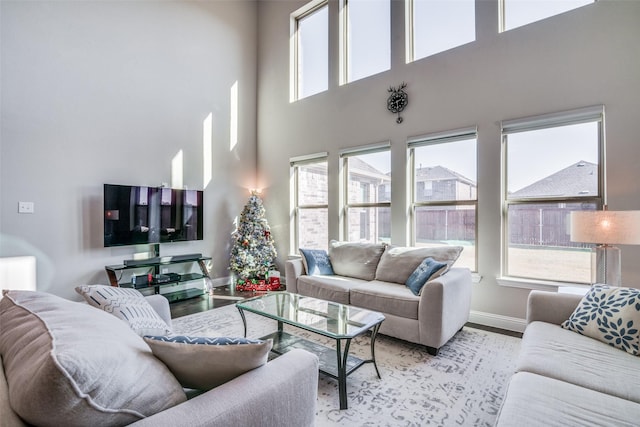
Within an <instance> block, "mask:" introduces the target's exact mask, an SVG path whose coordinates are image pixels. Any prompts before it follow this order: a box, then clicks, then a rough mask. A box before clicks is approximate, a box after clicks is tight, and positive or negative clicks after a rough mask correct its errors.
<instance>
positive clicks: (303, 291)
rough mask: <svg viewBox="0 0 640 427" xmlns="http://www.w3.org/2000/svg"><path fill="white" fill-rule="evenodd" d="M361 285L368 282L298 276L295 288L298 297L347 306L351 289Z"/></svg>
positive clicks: (335, 277)
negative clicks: (304, 296)
mask: <svg viewBox="0 0 640 427" xmlns="http://www.w3.org/2000/svg"><path fill="white" fill-rule="evenodd" d="M363 283H368V281H366V280H362V279H352V278H350V277H343V276H300V277H298V282H297V286H298V293H299V294H300V295H306V296H308V297H313V298H319V299H323V300H327V301H333V302H337V303H340V304H347V305H348V304H349V301H350V298H349V292H350V291H351V289H352V288H354V287H356V286H359V285H361V284H363Z"/></svg>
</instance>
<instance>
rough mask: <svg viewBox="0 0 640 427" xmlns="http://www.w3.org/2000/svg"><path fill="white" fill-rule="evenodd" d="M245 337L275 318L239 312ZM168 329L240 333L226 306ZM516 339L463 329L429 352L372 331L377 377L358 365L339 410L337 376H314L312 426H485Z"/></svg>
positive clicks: (361, 343)
mask: <svg viewBox="0 0 640 427" xmlns="http://www.w3.org/2000/svg"><path fill="white" fill-rule="evenodd" d="M246 317H247V329H248V332H247V336H248V337H250V338H258V337H261V336H263V335H266V334H268V333H269V332H273V331H274V330H275V329H276V322H275V321H273V320H270V319H266V318H264V317H261V316H257V315H254V314H252V313H246ZM173 330H174V332H175V333H179V334H186V335H197V336H242V334H243V327H242V319H241V317H240V314H239V313H238V310H237V309H236V308H235V306H234V305H229V306H225V307H222V308H218V309H215V310H209V311H206V312H202V313H197V314H192V315H189V316H185V317H179V318H177V319H174V320H173ZM285 330H286V331H288V332H291V333H295V334H297V335H300V336H304V337H305V338H311V339H313V340H314V341H317V342H319V343H324V344H327V345H330V344H332V343H333V342H332V340H327V339H325V338H323V337H321V336H319V335H315V334H311V333H308V332H305V331H302V330H300V329H297V328H292V327H288V326H286V325H285ZM369 342H370V341H369V336H368V335H365V336H362V337H358V338H356V339H354V340H353V341H352V343H351V354H355V355H356V356H358V357H361V358H369V356H370V346H369ZM519 348H520V339H519V338H515V337H511V336H507V335H502V334H498V333H493V332H487V331H484V330H480V329H474V328H470V327H465V328H463V330H462V331H460V332H458V333H457V334H456V335H455V337H454V338H453V339H451V340H450V341H449V342H448V343H447V344H446V345H445V346H443V347H442V348H441V349H440V353H439V354H438V356H435V357H434V356H430V355H429V354H428V353H427V351H426V349H425V348H424V347H423V346H420V345H415V344H411V343H408V342H405V341H401V340H397V339H394V338H390V337H387V336H384V335H379V336H378V338H377V340H376V359H377V364H378V368H379V369H380V374H381V376H382V379H378V377H377V376H376V373H375V369H374V367H373V365H371V364H365V365H363V366H362V367H361V368H359V369H358V370H357V371H355V372H354V373H352V374H351V375H350V376H349V378H348V380H347V394H348V403H349V408H348V409H346V410H339V409H338V408H339V404H338V384H337V381H336V380H334V379H332V378H330V377H326V376H325V375H322V374H321V375H320V377H319V386H318V387H319V388H318V404H317V415H316V425H317V426H319V427H324V426H394V427H395V426H425V425H432V426H492V425H494V423H495V420H496V417H497V413H498V410H499V408H500V405H501V403H502V398H503V396H504V394H505V391H506V387H507V383H508V381H509V378H510V377H511V375H512V374H513V372H514V369H515V361H516V357H517V355H518V351H519Z"/></svg>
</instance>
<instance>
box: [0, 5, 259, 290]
mask: <svg viewBox="0 0 640 427" xmlns="http://www.w3.org/2000/svg"><path fill="white" fill-rule="evenodd" d="M256 10H257V7H256V3H255V2H253V1H242V2H238V1H212V2H186V1H177V2H167V1H151V0H145V1H100V2H98V1H95V2H94V1H41V2H40V1H28V2H26V1H4V0H3V1H2V2H1V3H0V13H1V33H0V35H1V43H2V45H1V48H2V52H1V55H2V56H1V60H2V70H1V71H2V75H1V83H2V85H1V88H2V100H1V112H0V114H1V122H2V124H1V126H2V127H1V134H0V136H1V145H0V178H1V179H0V181H1V182H0V200H1V204H2V206H1V208H0V243H1V246H0V256H7V255H37V258H38V279H37V280H38V289H39V290H46V291H50V292H53V293H55V294H58V295H61V296H64V297H69V298H74V297H75V293H74V291H73V288H74V287H75V286H76V285H79V284H84V283H97V282H99V283H106V281H107V277H106V274H105V272H104V266H105V265H107V264H118V263H120V262H121V261H122V260H123V259H127V258H131V257H132V254H133V253H134V252H135V251H136V250H145V248H146V247H142V248H140V247H120V248H103V241H102V239H103V236H102V232H103V224H102V185H103V184H104V183H115V184H132V185H154V186H157V185H160V184H161V183H171V182H172V179H173V178H175V176H172V171H171V162H172V159H173V158H174V156H176V154H177V153H178V152H179V151H180V150H182V153H183V159H184V162H183V164H184V172H183V177H182V182H183V184H184V185H186V186H188V188H190V189H202V188H204V190H205V194H204V200H205V207H204V215H205V218H206V222H205V236H204V237H205V238H204V241H202V242H195V243H172V244H163V245H161V253H162V254H163V255H165V254H166V255H168V254H176V253H197V252H199V253H203V254H205V255H209V256H213V257H214V260H213V273H214V276H216V277H221V276H226V275H228V270H227V267H228V252H229V241H230V239H229V234H230V232H231V230H232V221H233V218H234V217H235V216H236V215H238V214H239V212H240V211H241V209H242V206H243V205H244V203H245V202H246V200H247V197H248V195H249V193H248V192H247V191H246V189H247V188H252V187H254V185H255V165H256V154H255V152H256V146H255V143H256V142H255V141H256V67H257V53H256V37H257V15H256ZM236 81H237V82H238V83H237V87H238V108H237V111H238V126H237V132H238V143H237V145H236V146H235V147H234V148H233V149H230V134H231V133H232V132H231V130H230V123H231V117H230V108H231V105H232V103H231V101H230V96H231V95H230V94H231V87H232V86H233V85H234V83H235V82H236ZM210 114H211V117H212V120H211V122H212V138H211V144H212V146H213V155H212V156H211V163H212V176H213V179H212V181H211V182H207V183H205V182H204V179H203V176H204V166H203V164H204V159H203V132H204V131H203V123H204V121H205V120H206V118H207V117H208V116H209V115H210ZM18 201H32V202H34V203H35V213H34V214H32V215H27V214H18V213H17V206H18ZM0 287H2V288H11V287H12V284H11V283H2V284H0Z"/></svg>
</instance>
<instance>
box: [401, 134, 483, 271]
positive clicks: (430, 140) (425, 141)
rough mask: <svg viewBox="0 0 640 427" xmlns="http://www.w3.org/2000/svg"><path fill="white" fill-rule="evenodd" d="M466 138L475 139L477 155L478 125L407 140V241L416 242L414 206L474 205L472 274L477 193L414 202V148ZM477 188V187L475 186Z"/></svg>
mask: <svg viewBox="0 0 640 427" xmlns="http://www.w3.org/2000/svg"><path fill="white" fill-rule="evenodd" d="M467 139H475V140H476V156H477V144H478V142H477V141H478V127H477V126H469V127H465V128H460V129H454V130H448V131H442V132H435V133H429V134H424V135H420V136H412V137H410V138H409V139H408V140H407V150H409V168H410V171H409V176H408V179H409V182H410V185H409V186H408V191H410V194H408V198H407V200H409V215H410V217H411V218H410V221H409V224H410V225H409V227H410V234H409V239H410V240H409V241H410V242H411V245H412V246H415V244H416V233H417V230H416V214H415V211H416V207H420V206H450V205H461V206H471V205H473V206H475V213H476V230H475V244H476V251H475V266H476V269H475V270H474V271H473V272H472V273H473V274H476V273H477V270H478V195H477V193H476V198H475V200H462V201H456V200H442V201H440V200H439V201H437V202H416V200H415V197H416V182H415V167H416V165H415V155H414V149H415V148H418V147H424V146H428V145H435V144H446V143H450V142H455V141H464V140H467ZM476 162H477V158H476ZM476 186H477V177H476ZM476 188H477V187H476ZM481 280H482V276H480V275H477V274H476V277H474V283H480V281H481Z"/></svg>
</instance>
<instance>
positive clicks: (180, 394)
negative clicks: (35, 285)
mask: <svg viewBox="0 0 640 427" xmlns="http://www.w3.org/2000/svg"><path fill="white" fill-rule="evenodd" d="M0 325H2V328H0V355H2V362H3V365H4V372H5V375H6V378H7V383H8V386H9V387H8V389H9V400H10V403H11V407H12V408H13V410H14V411H15V412H16V413H17V414H18V415H19V416H20V417H21V418H22V419H23V420H25V421H26V422H27V423H29V424H32V425H64V426H89V425H110V426H121V425H126V424H130V423H132V422H135V421H137V420H140V419H142V418H145V417H147V416H149V415H153V414H154V413H156V412H160V411H162V410H164V409H167V408H170V407H172V406H174V405H176V404H179V403H181V402H184V401H185V400H186V396H185V393H184V391H183V389H182V387H181V386H180V383H179V382H178V381H177V380H176V379H175V377H174V376H173V375H172V374H171V372H170V371H169V369H168V368H167V367H166V366H165V365H164V364H163V363H162V362H161V361H159V360H158V359H156V358H155V356H154V355H153V353H152V352H151V349H149V346H147V344H145V342H144V340H143V339H142V337H140V336H138V335H136V333H135V332H133V331H132V330H131V329H130V328H129V326H128V325H127V324H126V323H125V322H123V321H122V320H120V319H118V318H116V317H115V316H112V315H111V314H108V313H105V312H104V311H102V310H98V309H96V308H94V307H91V306H89V305H87V304H81V303H77V302H72V301H68V300H65V299H63V298H60V297H57V296H55V295H51V294H47V293H43V292H33V291H4V298H3V299H2V300H0Z"/></svg>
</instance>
